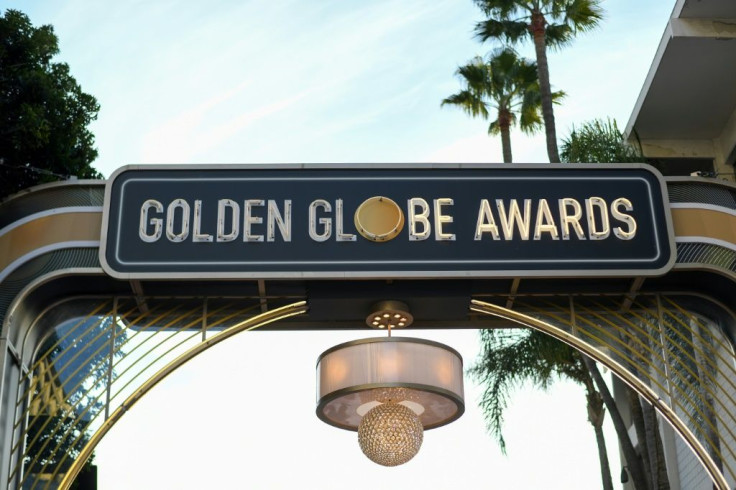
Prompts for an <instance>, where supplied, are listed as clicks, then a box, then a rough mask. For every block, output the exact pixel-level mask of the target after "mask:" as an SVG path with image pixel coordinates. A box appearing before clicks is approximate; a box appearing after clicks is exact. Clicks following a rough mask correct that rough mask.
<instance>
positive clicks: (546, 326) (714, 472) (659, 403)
mask: <svg viewBox="0 0 736 490" xmlns="http://www.w3.org/2000/svg"><path fill="white" fill-rule="evenodd" d="M470 309H471V311H474V312H477V313H482V314H485V315H491V316H494V317H497V318H502V319H505V320H509V321H512V322H514V323H517V324H520V325H522V326H525V327H529V328H533V329H536V330H539V331H541V332H543V333H546V334H548V335H550V336H552V337H555V338H556V339H558V340H560V341H562V342H564V343H566V344H567V345H569V346H570V347H572V348H574V349H576V350H578V351H579V352H581V353H583V354H585V355H588V356H589V357H591V358H593V359H594V360H596V361H598V362H600V363H601V364H603V365H605V366H607V367H608V368H609V369H611V370H612V371H613V372H614V373H615V374H616V375H617V376H619V377H620V379H621V380H622V381H624V382H625V383H626V384H628V385H629V386H630V387H631V388H632V389H634V390H635V391H636V392H637V393H639V394H640V395H641V396H642V397H644V398H645V399H646V400H647V401H648V402H649V403H651V404H652V405H653V406H654V407H655V408H656V409H657V410H658V411H659V413H660V414H661V415H662V416H663V417H664V418H665V419H666V420H667V421H668V422H669V423H670V424H671V425H672V427H673V428H674V429H675V431H677V432H678V433H679V434H680V435H681V436H682V437H683V439H684V440H685V442H686V443H687V444H688V445H689V446H690V448H691V450H692V451H693V453H694V454H695V455H696V457H697V458H698V459H699V460H700V462H701V463H702V464H703V466H704V467H705V469H706V471H707V472H708V475H709V476H710V478H711V480H712V481H713V484H714V485H715V486H716V487H717V488H718V489H719V490H729V486H728V482H727V481H726V479H725V477H724V475H723V473H722V471H721V470H720V469H719V468H718V466H717V465H716V463H715V461H714V460H713V458H712V457H711V455H710V454H709V453H708V451H707V450H706V448H705V447H704V446H703V444H702V443H701V442H700V441H699V440H698V438H697V437H696V436H695V434H693V432H692V431H691V430H690V429H689V428H688V426H687V424H686V423H685V422H684V421H683V420H682V419H681V418H680V417H679V416H678V415H677V413H676V412H675V410H673V408H672V407H670V406H669V405H668V404H667V403H665V401H664V400H663V399H662V397H661V396H660V395H658V394H657V393H656V392H655V391H654V390H652V389H651V388H650V387H649V386H647V385H646V384H645V383H644V382H643V381H642V380H641V379H639V378H638V377H637V376H635V375H634V374H632V373H631V371H630V370H629V369H627V368H626V367H624V366H623V365H622V364H621V363H619V362H618V361H616V360H615V359H614V358H613V357H612V356H610V355H608V354H607V353H605V352H603V351H602V350H600V349H598V348H596V347H594V346H593V345H591V344H589V343H588V342H586V341H584V340H582V339H581V338H579V337H577V336H575V335H574V334H573V333H571V332H568V331H566V330H564V329H563V328H561V327H560V326H559V325H554V324H552V323H550V322H547V321H544V320H541V319H539V318H535V317H532V316H530V315H527V314H524V313H521V312H519V311H513V310H510V309H507V308H504V307H501V306H498V305H494V304H492V303H486V302H483V301H478V300H472V301H471V306H470ZM559 319H560V320H561V321H563V322H564V323H566V324H567V325H568V326H570V327H572V329H573V332H574V330H575V328H576V326H577V325H576V323H577V322H576V318H575V314H574V309H573V306H572V305H571V308H570V319H569V320H567V321H565V320H563V319H562V318H559ZM596 340H599V341H600V340H601V339H596ZM602 344H603V345H605V342H603V343H602ZM662 388H664V387H662Z"/></svg>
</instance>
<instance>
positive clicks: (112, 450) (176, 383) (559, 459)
mask: <svg viewBox="0 0 736 490" xmlns="http://www.w3.org/2000/svg"><path fill="white" fill-rule="evenodd" d="M603 6H604V8H605V9H606V20H605V21H604V22H603V23H602V25H601V27H600V28H598V29H597V30H596V31H594V32H592V33H589V34H586V35H583V36H581V37H580V38H578V39H577V40H576V41H575V42H574V43H573V44H572V45H571V46H569V47H567V48H566V49H564V50H562V51H558V52H552V53H551V54H550V71H551V79H552V84H553V88H554V89H556V90H564V91H565V92H566V93H567V98H566V99H565V101H564V104H563V105H562V106H560V107H558V108H557V109H556V117H557V129H558V135H560V136H561V137H562V136H564V135H566V134H568V133H569V131H570V129H571V128H572V126H573V125H574V124H577V123H580V122H583V121H586V120H589V119H592V118H596V117H603V118H605V117H609V116H610V117H614V118H616V119H617V120H618V122H619V126H620V127H624V126H625V124H626V121H627V119H628V117H629V114H630V112H631V110H632V109H633V106H634V103H635V101H636V97H637V96H638V94H639V90H640V88H641V86H642V83H643V81H644V78H645V76H646V73H647V70H648V69H649V66H650V63H651V61H652V59H653V56H654V53H655V50H656V48H657V45H658V43H659V40H660V37H661V35H662V32H663V30H664V27H665V24H666V21H667V18H668V16H669V14H670V12H671V10H672V8H673V6H674V1H673V0H669V1H667V0H606V1H604V2H603ZM0 7H2V8H3V10H4V8H17V9H19V10H22V11H24V12H25V13H27V14H28V15H29V17H30V18H31V20H32V22H33V23H34V24H35V25H40V24H46V23H50V24H53V25H54V27H55V30H56V33H57V35H58V37H59V39H60V48H61V53H60V56H59V57H58V59H60V60H63V61H65V62H68V63H69V65H70V67H71V71H72V74H73V75H74V76H75V77H76V79H77V80H78V81H79V83H80V84H81V85H82V87H83V89H84V90H85V91H87V92H88V93H91V94H93V95H94V96H96V97H97V99H98V100H99V102H100V104H101V110H100V114H99V119H98V121H96V122H95V123H94V125H93V127H92V129H93V131H94V133H95V134H96V141H97V146H98V148H99V152H100V156H99V159H98V160H97V162H95V166H96V167H97V168H98V169H99V170H100V171H102V172H103V173H104V174H105V175H110V174H111V173H112V172H113V171H114V170H115V169H116V168H118V167H120V166H122V165H125V164H139V163H278V162H348V163H350V162H500V161H501V160H502V158H501V147H500V141H499V140H498V138H490V137H489V136H488V135H487V134H486V129H487V123H485V122H483V121H480V120H474V119H470V118H469V117H467V116H466V115H465V114H464V113H462V112H461V111H460V110H457V109H454V108H448V107H445V108H440V102H441V100H442V99H443V98H444V97H446V96H447V95H449V94H451V93H453V92H455V91H457V90H458V89H459V87H460V84H459V82H458V80H457V79H456V78H455V76H454V71H455V69H456V68H457V66H458V65H460V64H463V63H465V62H466V61H467V60H469V59H470V58H472V57H473V56H475V55H483V54H485V53H487V52H488V51H490V50H491V49H492V47H493V46H492V45H490V44H485V45H481V44H480V43H478V42H477V41H476V40H474V39H473V34H472V30H473V26H474V23H475V22H477V21H478V20H480V19H481V18H482V17H481V14H480V12H479V10H478V9H477V8H476V7H475V6H474V4H473V2H472V1H471V0H434V1H426V0H424V1H419V0H401V1H399V0H394V1H389V0H376V1H371V2H365V1H361V2H359V1H353V0H342V1H322V0H313V1H304V0H302V1H296V0H293V1H287V0H272V1H265V0H264V1H213V2H202V1H197V2H195V1H173V0H170V1H163V0H159V1H155V2H154V1H142V0H141V1H132V0H119V1H116V2H99V1H98V2H93V1H90V0H68V1H65V2H53V1H50V0H46V1H40V0H18V1H15V0H0ZM520 51H521V52H522V53H523V54H525V55H526V56H531V55H532V52H531V49H530V47H529V46H522V47H520ZM512 142H513V152H514V159H515V161H516V162H528V163H538V162H544V161H545V159H546V152H545V149H544V148H545V146H544V141H543V138H542V137H541V136H536V137H525V136H523V135H521V134H519V133H514V134H513V136H512ZM360 335H362V334H361V333H359V332H351V333H341V334H339V335H338V334H325V333H319V334H318V333H301V334H289V335H283V334H278V333H275V334H274V333H255V332H254V333H252V334H243V335H241V336H239V337H237V338H235V339H233V340H231V341H228V342H226V343H225V344H223V345H221V346H218V347H217V348H215V349H213V350H211V351H210V352H207V353H205V354H204V355H202V356H201V357H200V358H198V359H196V360H195V361H192V362H191V363H190V364H189V365H187V366H186V367H184V368H182V370H180V371H179V372H178V373H176V374H175V375H173V376H172V377H171V378H169V379H168V380H167V381H166V382H165V383H163V384H162V385H161V386H158V387H157V388H156V389H155V390H154V391H153V392H152V393H151V394H150V395H148V396H147V397H146V398H145V399H144V400H142V401H141V402H140V403H139V405H137V406H136V407H135V408H134V409H133V410H131V412H130V413H128V414H127V415H126V416H125V417H124V418H123V420H122V421H121V422H120V423H119V424H118V426H116V427H115V428H114V429H113V431H112V432H111V433H110V434H109V435H108V436H107V438H106V439H105V440H104V441H103V442H102V444H101V445H100V446H99V447H98V450H97V460H98V463H99V464H100V488H101V489H102V490H117V489H130V488H137V489H149V488H150V489H154V488H155V489H161V488H172V489H174V488H175V489H189V488H191V489H195V488H196V489H201V488H238V489H239V488H258V489H261V488H267V489H271V488H323V489H330V488H344V487H347V486H349V487H351V488H354V489H363V488H365V489H368V488H371V489H373V488H375V487H376V486H381V487H383V488H405V487H408V486H410V487H413V488H425V489H437V490H439V489H447V488H514V489H541V488H544V489H565V490H571V489H581V490H582V489H589V488H596V487H599V485H600V483H599V482H600V478H599V473H598V467H597V457H596V453H595V451H596V450H595V445H594V437H593V432H592V430H591V429H590V428H589V425H588V424H587V422H586V420H585V419H586V414H585V409H584V401H583V395H582V392H580V390H579V389H578V388H577V387H573V386H569V385H560V386H558V387H556V388H554V389H553V390H552V391H551V392H550V393H548V394H539V393H537V392H534V391H532V390H522V391H521V392H520V393H519V395H518V397H516V398H514V403H513V405H512V406H511V407H510V410H509V415H508V419H507V420H508V424H507V428H508V430H507V441H508V444H509V455H508V456H503V455H501V454H500V452H499V450H498V448H497V447H496V445H495V444H494V442H493V441H492V440H491V439H490V437H489V436H488V435H487V434H486V433H485V430H484V427H483V421H482V418H481V416H480V414H479V413H478V410H477V409H476V408H475V402H476V401H477V398H478V394H479V391H478V388H477V387H474V386H472V385H471V384H470V383H469V384H468V385H467V386H466V389H467V394H466V402H467V412H466V414H465V415H464V416H463V417H462V418H461V419H460V420H458V421H457V422H455V423H453V424H452V425H450V426H447V427H445V428H442V429H437V430H435V431H430V432H429V433H428V434H427V436H426V438H425V442H424V446H423V448H422V451H420V453H419V455H418V456H417V457H416V458H415V460H413V461H412V462H410V463H409V464H407V465H405V466H403V467H400V468H393V469H386V468H381V467H377V466H376V465H374V464H373V463H370V462H368V461H367V460H366V459H365V458H364V457H363V455H362V454H361V453H360V449H359V448H358V445H357V437H356V436H355V434H353V433H348V432H345V431H340V430H337V429H334V428H332V427H329V426H326V425H325V424H323V423H322V422H320V421H319V420H318V419H317V418H316V416H315V415H314V396H315V395H314V389H315V385H314V365H315V364H314V363H315V361H316V358H317V356H318V355H319V354H320V353H321V352H322V351H323V350H325V349H327V348H328V347H330V346H331V345H333V344H337V343H339V342H342V341H345V340H350V339H353V338H357V336H360ZM366 335H370V333H368V334H366ZM426 336H427V337H428V338H431V339H434V340H438V341H442V342H445V343H447V344H449V345H451V346H453V347H455V348H456V349H458V350H459V351H460V352H461V353H462V354H463V356H464V357H465V361H466V365H467V364H469V363H471V362H472V360H473V359H474V358H475V355H476V352H477V342H476V332H473V331H455V332H431V333H426ZM609 432H610V431H609ZM611 452H612V453H615V449H614V446H613V445H612V446H611ZM612 459H613V461H612V468H613V471H614V479H615V480H617V475H618V471H619V469H620V466H619V463H618V462H617V461H616V455H615V454H612ZM345 482H349V483H348V484H346V483H345Z"/></svg>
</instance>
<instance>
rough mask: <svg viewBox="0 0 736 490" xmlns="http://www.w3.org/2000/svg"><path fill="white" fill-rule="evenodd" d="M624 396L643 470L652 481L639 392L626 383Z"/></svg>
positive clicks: (648, 444)
mask: <svg viewBox="0 0 736 490" xmlns="http://www.w3.org/2000/svg"><path fill="white" fill-rule="evenodd" d="M626 398H628V402H629V412H630V413H631V422H632V423H633V424H634V428H635V430H636V438H637V439H638V440H639V449H640V454H641V459H642V463H643V464H644V472H645V473H646V475H647V480H648V481H652V478H651V475H650V468H651V461H650V457H649V454H650V451H649V446H650V441H649V440H648V439H647V429H646V424H645V422H644V412H643V411H642V408H641V402H640V401H639V394H638V393H637V392H636V391H634V390H633V389H631V388H630V387H629V386H628V385H627V386H626Z"/></svg>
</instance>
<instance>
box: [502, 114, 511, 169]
mask: <svg viewBox="0 0 736 490" xmlns="http://www.w3.org/2000/svg"><path fill="white" fill-rule="evenodd" d="M499 129H500V130H501V148H502V149H503V163H511V162H512V161H513V159H512V158H511V131H510V129H509V125H508V123H507V124H501V125H500V128H499Z"/></svg>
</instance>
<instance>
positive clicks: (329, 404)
mask: <svg viewBox="0 0 736 490" xmlns="http://www.w3.org/2000/svg"><path fill="white" fill-rule="evenodd" d="M412 321H413V318H412V316H411V314H410V313H409V310H408V307H407V306H406V305H405V304H403V303H401V302H398V301H385V302H381V303H378V304H377V305H375V306H374V308H373V309H372V311H371V314H370V315H368V317H367V318H366V323H367V324H368V325H369V326H371V327H373V328H385V329H387V330H388V332H389V336H388V337H378V338H368V339H361V340H355V341H352V342H347V343H344V344H340V345H337V346H335V347H332V348H331V349H328V350H326V351H325V352H323V353H322V355H320V357H319V359H318V361H317V416H318V417H319V418H320V419H321V420H323V421H324V422H326V423H328V424H330V425H333V426H335V427H339V428H341V429H346V430H353V431H357V432H358V442H359V444H360V448H361V450H362V451H363V453H364V454H365V455H366V456H367V457H368V458H369V459H371V460H372V461H374V462H375V463H378V464H381V465H384V466H397V465H400V464H403V463H406V462H407V461H409V460H410V459H411V458H413V457H414V456H415V455H416V454H417V452H418V451H419V448H420V447H421V444H422V440H423V438H424V430H426V429H434V428H436V427H440V426H443V425H445V424H448V423H450V422H452V421H454V420H456V419H457V418H458V417H460V416H461V415H462V414H463V412H464V410H465V405H464V401H463V362H462V357H461V356H460V354H459V353H458V352H457V351H455V350H454V349H452V348H450V347H448V346H446V345H444V344H440V343H438V342H433V341H429V340H423V339H417V338H411V337H392V336H391V330H392V329H393V328H401V327H406V326H409V325H410V324H411V322H412ZM400 324H401V327H399V325H400Z"/></svg>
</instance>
